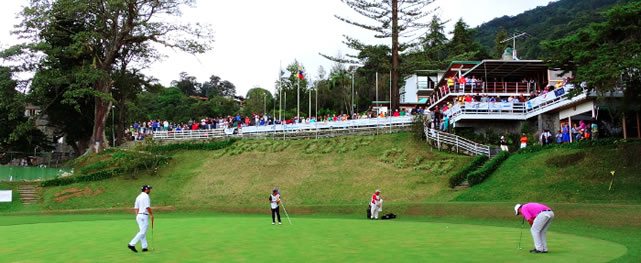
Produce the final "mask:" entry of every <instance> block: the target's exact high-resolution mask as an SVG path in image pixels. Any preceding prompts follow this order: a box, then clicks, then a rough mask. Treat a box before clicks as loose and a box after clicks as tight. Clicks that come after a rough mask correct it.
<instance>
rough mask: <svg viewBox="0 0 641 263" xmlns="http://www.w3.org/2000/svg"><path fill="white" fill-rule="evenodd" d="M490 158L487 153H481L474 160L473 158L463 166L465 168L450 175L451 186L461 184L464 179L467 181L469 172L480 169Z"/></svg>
mask: <svg viewBox="0 0 641 263" xmlns="http://www.w3.org/2000/svg"><path fill="white" fill-rule="evenodd" d="M488 159H489V158H488V157H487V156H485V155H479V156H477V157H476V158H474V160H472V162H470V163H469V164H468V165H467V166H465V167H463V169H461V170H460V171H458V172H457V173H455V174H453V175H452V176H450V180H449V184H450V188H454V187H456V186H457V185H460V184H461V183H463V181H465V179H466V178H467V175H468V174H469V173H471V172H472V171H474V170H476V169H478V168H479V167H480V166H481V165H483V164H484V163H485V162H486V161H487V160H488Z"/></svg>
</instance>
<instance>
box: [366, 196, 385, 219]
mask: <svg viewBox="0 0 641 263" xmlns="http://www.w3.org/2000/svg"><path fill="white" fill-rule="evenodd" d="M369 206H370V213H371V216H370V219H378V213H379V212H381V211H383V199H382V198H381V190H378V189H377V190H376V192H374V194H373V195H372V201H370V204H369Z"/></svg>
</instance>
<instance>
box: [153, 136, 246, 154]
mask: <svg viewBox="0 0 641 263" xmlns="http://www.w3.org/2000/svg"><path fill="white" fill-rule="evenodd" d="M236 141H237V140H236V139H229V140H224V141H210V142H180V143H170V144H164V145H150V146H147V147H145V150H146V151H149V152H152V153H164V152H173V151H178V150H203V151H214V150H220V149H224V148H227V147H229V146H232V145H233V144H234V143H235V142H236Z"/></svg>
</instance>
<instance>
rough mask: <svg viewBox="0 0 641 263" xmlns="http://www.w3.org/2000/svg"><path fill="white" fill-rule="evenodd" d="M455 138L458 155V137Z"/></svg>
mask: <svg viewBox="0 0 641 263" xmlns="http://www.w3.org/2000/svg"><path fill="white" fill-rule="evenodd" d="M454 138H456V153H458V136H457V137H454Z"/></svg>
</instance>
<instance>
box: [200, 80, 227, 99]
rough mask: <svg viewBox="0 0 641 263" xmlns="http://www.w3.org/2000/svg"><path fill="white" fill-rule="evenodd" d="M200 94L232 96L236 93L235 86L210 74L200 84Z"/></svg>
mask: <svg viewBox="0 0 641 263" xmlns="http://www.w3.org/2000/svg"><path fill="white" fill-rule="evenodd" d="M201 89H202V90H201V96H204V97H211V96H222V97H233V96H235V95H236V86H235V85H234V84H233V83H231V82H230V81H227V80H222V79H221V78H220V77H218V76H216V75H211V76H210V77H209V80H208V81H205V82H204V83H203V84H202V88H201Z"/></svg>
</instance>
